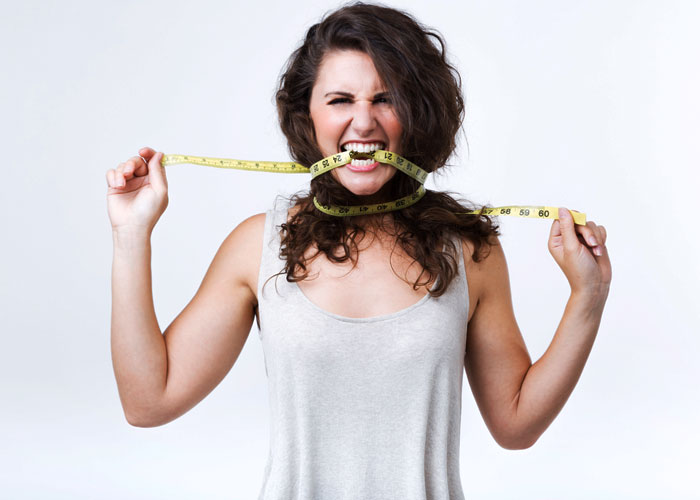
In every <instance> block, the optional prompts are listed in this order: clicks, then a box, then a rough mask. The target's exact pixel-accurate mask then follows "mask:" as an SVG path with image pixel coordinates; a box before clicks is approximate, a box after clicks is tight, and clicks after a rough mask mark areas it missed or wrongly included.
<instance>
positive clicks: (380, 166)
mask: <svg viewBox="0 0 700 500" xmlns="http://www.w3.org/2000/svg"><path fill="white" fill-rule="evenodd" d="M277 105H278V112H279V117H280V123H281V127H282V130H283V132H284V133H285V135H286V137H287V140H288V143H289V148H290V152H291V156H292V157H293V158H294V159H295V160H296V161H298V162H300V163H303V164H305V165H311V164H312V163H314V162H316V161H318V160H319V159H321V158H324V157H328V156H331V155H336V154H338V153H340V152H342V151H343V150H346V149H349V150H353V151H356V152H358V151H359V152H364V153H365V155H366V156H370V157H368V158H366V159H364V160H361V159H360V160H358V159H353V161H352V162H351V163H349V164H346V165H343V166H340V167H337V168H334V169H332V170H330V172H328V173H326V174H324V175H320V176H317V177H315V178H314V179H313V180H312V181H311V189H310V191H309V192H308V193H305V194H301V195H295V196H294V197H292V199H291V200H288V201H289V203H285V204H283V205H282V206H275V207H274V208H273V209H271V210H268V211H267V212H266V213H261V214H257V215H254V216H252V217H250V218H248V219H246V220H245V221H243V222H242V223H241V224H240V225H239V226H238V227H236V228H235V229H234V230H233V231H232V232H231V234H230V235H229V236H228V237H227V238H226V240H225V241H224V242H223V244H222V245H221V248H220V249H219V251H218V252H217V254H216V256H215V257H214V260H213V262H212V264H211V266H210V268H209V270H208V271H207V273H206V276H205V277H204V280H203V282H202V285H201V287H200V288H199V290H198V291H197V294H196V295H195V297H194V298H193V299H192V301H191V302H190V303H189V304H188V305H187V307H186V308H185V309H184V310H183V311H182V313H181V314H180V315H179V316H178V317H177V318H176V319H175V320H174V321H173V323H172V324H171V325H170V326H169V327H168V328H167V329H166V330H165V332H164V334H161V331H160V329H159V327H158V323H157V320H156V316H155V313H154V309H153V298H152V292H151V282H150V243H149V240H150V234H151V231H152V229H153V227H154V225H155V223H156V222H157V220H158V218H159V217H160V215H161V214H162V213H163V211H164V210H165V208H166V206H167V203H168V197H167V181H166V177H165V171H164V168H163V166H162V165H161V159H162V157H163V155H162V153H160V152H158V153H156V152H155V151H154V150H153V149H150V148H143V149H141V150H140V151H139V155H138V156H135V157H133V158H131V159H129V160H127V161H126V162H124V163H122V164H120V165H119V166H118V167H117V168H116V169H114V170H109V171H108V172H107V181H108V184H109V192H108V207H109V215H110V219H111V222H112V226H113V235H114V249H115V252H114V264H113V277H112V279H113V309H112V352H113V362H114V369H115V374H116V378H117V383H118V387H119V394H120V397H121V401H122V405H123V408H124V411H125V415H126V418H127V420H128V421H129V422H130V423H131V424H132V425H136V426H142V427H149V426H158V425H163V424H165V423H167V422H169V421H171V420H173V419H175V418H177V417H179V416H180V415H182V414H183V413H185V412H187V411H188V410H189V409H191V408H192V407H193V406H195V405H196V404H197V403H198V402H199V401H201V400H202V399H203V398H204V397H205V396H206V395H207V394H208V393H209V392H211V391H212V390H213V389H214V387H216V385H217V384H218V383H219V382H220V381H221V380H222V379H223V377H224V376H225V375H226V373H228V371H229V370H230V369H231V367H232V366H233V364H234V363H235V361H236V358H237V357H238V354H239V353H240V351H241V349H242V347H243V345H244V343H245V341H246V338H247V335H248V333H249V331H250V329H251V326H252V323H253V319H254V316H257V320H258V326H259V335H260V338H261V340H262V342H263V349H264V353H265V367H266V372H267V375H268V379H269V390H270V406H271V412H272V418H271V425H272V427H271V448H270V455H269V460H268V463H267V466H266V470H265V477H264V483H263V488H262V491H261V494H260V498H266V499H267V498H275V499H277V498H402V499H405V498H463V494H462V487H461V483H460V477H459V434H460V427H459V426H460V412H461V389H462V369H463V367H464V369H465V370H466V373H467V377H468V380H469V384H470V386H471V388H472V391H473V393H474V397H475V399H476V401H477V404H478V406H479V408H480V411H481V413H482V415H483V418H484V420H485V422H486V424H487V426H488V428H489V430H490V432H491V433H492V435H493V437H494V438H495V440H496V441H497V442H498V443H499V444H500V445H501V446H502V447H504V448H507V449H522V448H527V447H529V446H531V445H532V444H533V443H534V442H535V441H536V440H537V439H538V438H539V436H540V435H541V434H542V433H543V432H544V431H545V429H546V428H547V427H548V426H549V424H550V423H551V422H552V420H553V419H554V418H555V416H556V415H557V414H558V412H559V411H560V410H561V408H562V407H563V405H564V403H565V402H566V400H567V398H568V396H569V395H570V393H571V391H572V390H573V388H574V386H575V384H576V382H577V380H578V377H579V376H580V374H581V371H582V370H583V366H584V364H585V361H586V359H587V356H588V354H589V352H590V349H591V347H592V344H593V341H594V338H595V335H596V332H597V330H598V325H599V323H600V318H601V315H602V311H603V306H604V304H605V300H606V298H607V293H608V289H609V284H610V277H611V271H610V261H609V259H608V255H607V250H606V247H605V240H606V232H605V229H604V228H603V226H598V225H596V224H595V223H593V222H590V221H589V222H588V223H587V225H585V226H575V225H574V223H573V220H572V217H571V214H570V213H569V212H568V211H567V210H564V209H562V210H560V214H559V216H560V219H559V220H555V221H554V223H553V224H552V229H551V233H550V238H549V250H550V252H551V254H552V256H553V257H554V259H555V260H556V262H557V264H558V265H559V266H560V267H561V269H562V271H563V272H564V274H565V276H566V278H567V279H568V281H569V284H570V286H571V296H570V299H569V301H568V303H567V306H566V309H565V311H564V315H563V318H562V321H561V323H560V325H559V328H558V329H557V331H556V333H555V336H554V339H553V341H552V344H551V346H550V347H549V349H548V350H547V351H546V353H545V354H544V355H543V356H542V357H541V358H540V359H539V360H538V361H537V362H536V363H534V364H533V363H532V362H531V360H530V357H529V354H528V351H527V348H526V346H525V343H524V341H523V338H522V335H521V334H520V331H519V329H518V325H517V323H516V320H515V318H514V315H513V307H512V303H511V295H510V286H509V281H508V273H507V267H506V260H505V256H504V254H503V250H502V248H501V246H500V244H499V242H498V228H497V226H496V225H495V224H493V223H492V222H491V220H490V219H488V217H486V216H479V215H467V214H464V212H467V211H469V210H471V209H472V208H473V207H471V206H466V205H463V204H461V203H459V202H457V201H456V200H454V199H453V198H452V197H451V196H450V195H448V194H447V193H440V192H435V191H427V192H426V193H425V194H424V195H423V196H422V197H421V198H420V199H419V200H418V201H416V202H415V203H414V204H412V205H410V206H406V207H403V208H400V209H397V210H393V211H389V212H383V213H376V214H369V215H360V216H352V217H350V216H345V217H343V216H338V215H337V214H336V215H333V214H328V213H326V212H325V211H322V210H321V209H320V207H322V206H333V205H335V206H357V205H364V206H367V205H370V204H376V203H383V204H387V203H390V202H392V201H393V200H396V199H399V198H401V197H404V196H407V195H410V194H411V193H414V192H416V190H417V189H418V188H419V187H420V183H419V181H417V180H415V179H414V178H412V177H409V176H408V175H404V174H403V172H399V171H397V169H396V168H395V167H394V166H392V165H390V164H387V163H379V162H377V161H375V160H374V159H373V158H371V155H367V153H369V152H370V151H372V150H385V151H390V152H392V153H394V154H397V155H401V157H404V158H406V159H407V160H410V161H411V162H413V163H415V164H417V165H419V166H420V167H421V168H423V169H424V170H426V171H428V172H433V171H435V170H437V169H438V168H440V167H442V166H443V165H444V164H445V162H446V160H447V159H448V158H449V157H450V155H451V154H452V153H453V151H454V148H455V137H456V134H457V132H458V131H459V129H460V127H461V123H462V118H463V101H462V97H461V89H460V79H459V75H458V74H457V72H456V70H454V68H453V67H452V66H450V65H449V64H448V63H447V62H446V60H445V52H444V42H443V40H442V38H441V37H440V35H439V34H437V33H435V32H432V31H429V30H427V29H425V28H424V27H422V26H421V25H420V24H419V23H417V22H416V21H415V20H414V19H413V18H412V17H410V16H409V15H407V14H405V13H403V12H400V11H397V10H394V9H389V8H385V7H379V6H374V5H366V4H354V5H350V6H346V7H343V8H341V9H339V10H337V11H335V12H333V13H331V14H330V15H328V16H326V17H325V18H324V19H323V20H322V21H321V22H320V23H319V24H316V25H314V26H312V27H311V28H310V29H309V31H308V32H307V35H306V38H305V41H304V42H303V44H302V46H301V47H300V48H299V49H297V50H296V51H295V52H294V53H293V54H292V56H291V58H290V60H289V62H288V65H287V68H286V72H285V73H284V75H283V77H282V79H281V82H280V87H279V89H278V92H277ZM281 275H284V276H285V278H286V279H282V280H279V279H277V278H278V277H279V276H281ZM273 278H274V280H273ZM467 333H468V335H467Z"/></svg>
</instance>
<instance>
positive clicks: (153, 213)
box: [107, 147, 168, 234]
mask: <svg viewBox="0 0 700 500" xmlns="http://www.w3.org/2000/svg"><path fill="white" fill-rule="evenodd" d="M139 155H141V156H143V157H144V158H145V159H146V160H147V161H148V165H146V163H145V162H144V161H143V160H142V159H141V158H140V157H139V156H133V157H131V158H130V159H128V160H127V161H125V162H124V163H120V164H119V166H118V167H117V168H111V169H109V170H107V186H108V187H109V189H108V191H107V212H108V213H109V220H110V222H111V223H112V230H113V231H116V230H122V229H127V230H130V229H136V230H145V231H147V232H148V233H149V234H150V232H151V231H153V227H154V226H155V225H156V222H158V219H160V216H161V215H163V212H165V209H166V208H167V206H168V180H167V179H166V177H165V167H164V166H163V165H162V164H161V160H162V159H163V153H161V152H158V153H156V151H155V150H153V149H151V148H148V147H145V148H141V149H139Z"/></svg>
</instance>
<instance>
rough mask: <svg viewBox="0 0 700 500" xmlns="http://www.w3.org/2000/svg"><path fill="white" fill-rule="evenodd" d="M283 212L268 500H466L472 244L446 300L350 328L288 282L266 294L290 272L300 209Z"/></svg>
mask: <svg viewBox="0 0 700 500" xmlns="http://www.w3.org/2000/svg"><path fill="white" fill-rule="evenodd" d="M278 200H279V198H278ZM275 205H276V206H275V208H273V209H271V210H268V211H267V213H266V222H265V236H264V244H263V253H262V262H261V266H260V274H259V278H258V312H259V315H260V325H259V336H260V339H261V341H262V348H263V353H264V359H265V371H266V374H267V378H268V389H269V403H270V451H269V456H268V460H267V465H266V467H265V472H264V479H263V485H262V489H261V492H260V495H259V497H258V498H259V500H290V499H295V500H302V499H304V500H307V499H314V500H343V499H353V500H358V499H362V500H370V499H382V500H387V499H401V500H427V499H430V500H448V499H449V500H455V499H456V500H459V499H464V494H463V492H462V485H461V482H460V475H459V445H460V424H461V411H462V378H463V370H464V355H465V348H466V339H467V320H468V311H469V295H468V293H467V279H466V274H465V271H464V261H463V259H462V246H461V244H457V240H455V244H456V246H457V248H458V250H459V254H458V259H457V260H458V264H459V275H458V276H456V277H455V279H454V280H453V281H452V282H451V283H450V286H449V288H448V290H447V291H446V292H445V293H444V294H443V295H442V296H440V297H438V298H432V297H430V296H429V295H426V296H425V297H423V298H422V299H421V300H419V301H418V302H417V303H415V304H413V305H411V306H409V307H407V308H405V309H402V310H400V311H397V312H394V313H391V314H385V315H382V316H374V317H370V318H349V317H345V316H340V315H338V314H333V313H331V312H328V311H325V310H323V309H321V308H320V307H318V306H317V305H316V304H314V303H313V302H311V301H310V300H309V299H308V298H307V297H306V296H305V295H304V294H303V293H302V291H301V288H299V287H298V285H297V284H296V283H289V282H288V281H287V280H286V277H285V275H284V274H281V275H279V276H278V277H276V278H273V279H271V280H269V281H268V282H267V284H265V282H266V281H267V280H268V278H269V277H270V276H272V275H274V274H275V273H277V272H279V271H281V270H282V268H283V266H284V261H283V260H282V259H281V258H280V257H279V250H280V235H279V225H280V224H282V223H283V222H286V220H287V209H288V208H289V204H288V202H287V201H282V202H281V203H276V204H275ZM436 284H437V283H436ZM436 284H434V285H433V289H434V287H435V286H436ZM263 286H264V288H263Z"/></svg>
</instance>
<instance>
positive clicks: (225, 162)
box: [161, 149, 586, 225]
mask: <svg viewBox="0 0 700 500" xmlns="http://www.w3.org/2000/svg"><path fill="white" fill-rule="evenodd" d="M353 158H358V159H359V158H371V159H374V160H376V161H378V162H380V163H386V164H389V165H392V166H393V167H395V168H397V169H398V170H400V171H401V172H403V173H404V174H406V175H408V176H410V177H412V178H413V179H415V180H417V181H418V182H420V184H421V185H420V186H419V187H418V189H417V190H416V191H415V192H414V193H412V194H410V195H408V196H404V197H403V198H399V199H398V200H393V201H390V202H386V203H377V204H374V205H357V206H343V205H321V204H320V203H319V202H318V201H317V200H316V197H314V205H315V206H316V208H317V209H319V210H320V211H321V212H324V213H326V214H329V215H335V216H338V217H350V216H355V215H369V214H375V213H380V212H391V211H393V210H400V209H402V208H406V207H409V206H411V205H413V204H414V203H416V202H418V201H419V200H420V199H421V198H422V197H423V196H424V195H425V187H423V184H424V183H425V180H426V179H427V177H428V173H429V172H427V171H425V170H423V169H422V168H420V167H419V166H418V165H416V164H415V163H412V162H410V161H408V160H407V159H405V158H403V157H401V156H399V155H397V154H396V153H394V152H392V151H384V150H381V149H380V150H378V151H372V152H369V153H358V152H356V151H343V152H342V153H338V154H335V155H331V156H328V157H326V158H323V159H322V160H319V161H317V162H316V163H314V164H313V165H311V167H305V166H304V165H301V164H299V163H295V162H276V161H247V160H231V159H227V158H211V157H207V156H192V155H178V154H166V155H163V159H162V160H161V163H162V165H163V166H167V165H176V164H181V163H189V164H192V165H204V166H208V167H217V168H233V169H238V170H254V171H259V172H277V173H285V174H308V173H311V178H312V179H313V178H315V177H317V176H319V175H323V174H325V173H326V172H329V171H331V170H333V169H334V168H337V167H341V166H343V165H347V164H348V163H350V162H351V161H352V160H353ZM457 213H458V214H479V215H495V216H499V215H509V216H514V217H527V218H532V219H558V218H559V208H558V207H545V206H530V205H510V206H504V207H495V208H484V209H483V210H472V211H471V212H457ZM571 215H573V217H574V222H575V223H576V224H579V225H585V224H586V214H584V213H582V212H577V211H576V210H571Z"/></svg>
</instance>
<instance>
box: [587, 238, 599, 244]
mask: <svg viewBox="0 0 700 500" xmlns="http://www.w3.org/2000/svg"><path fill="white" fill-rule="evenodd" d="M588 243H590V244H591V245H593V246H596V245H597V244H598V240H596V239H595V236H591V237H590V238H588Z"/></svg>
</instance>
